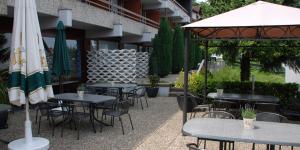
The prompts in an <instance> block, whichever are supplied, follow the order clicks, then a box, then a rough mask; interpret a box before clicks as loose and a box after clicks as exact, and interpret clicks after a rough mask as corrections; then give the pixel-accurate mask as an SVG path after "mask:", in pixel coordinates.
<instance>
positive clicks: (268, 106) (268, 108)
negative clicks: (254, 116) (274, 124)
mask: <svg viewBox="0 0 300 150" xmlns="http://www.w3.org/2000/svg"><path fill="white" fill-rule="evenodd" d="M254 108H255V110H257V112H273V113H277V112H279V104H276V103H255V104H254Z"/></svg>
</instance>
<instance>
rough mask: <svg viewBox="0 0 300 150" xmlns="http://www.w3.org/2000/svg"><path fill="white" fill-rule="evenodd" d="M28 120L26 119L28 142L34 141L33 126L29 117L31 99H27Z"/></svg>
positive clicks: (26, 139) (26, 138)
mask: <svg viewBox="0 0 300 150" xmlns="http://www.w3.org/2000/svg"><path fill="white" fill-rule="evenodd" d="M25 107H26V108H25V110H26V120H25V141H26V144H29V143H32V128H31V121H30V117H29V99H27V100H26V106H25Z"/></svg>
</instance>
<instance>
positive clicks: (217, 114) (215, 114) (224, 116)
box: [202, 111, 235, 119]
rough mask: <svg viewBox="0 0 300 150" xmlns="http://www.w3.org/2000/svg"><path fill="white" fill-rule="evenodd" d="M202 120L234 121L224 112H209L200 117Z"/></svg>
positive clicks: (229, 114)
mask: <svg viewBox="0 0 300 150" xmlns="http://www.w3.org/2000/svg"><path fill="white" fill-rule="evenodd" d="M202 117H203V118H220V119H235V117H234V115H232V114H231V113H229V112H226V111H209V112H206V113H205V114H203V115H202Z"/></svg>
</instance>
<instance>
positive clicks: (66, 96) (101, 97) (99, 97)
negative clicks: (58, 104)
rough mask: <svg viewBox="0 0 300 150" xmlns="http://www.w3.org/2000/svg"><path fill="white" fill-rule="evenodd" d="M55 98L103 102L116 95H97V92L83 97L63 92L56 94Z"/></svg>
mask: <svg viewBox="0 0 300 150" xmlns="http://www.w3.org/2000/svg"><path fill="white" fill-rule="evenodd" d="M54 99H59V100H64V101H75V102H76V101H77V102H86V103H95V104H97V103H103V102H107V101H111V100H115V99H116V97H113V96H105V95H96V94H84V95H83V97H82V98H80V97H79V96H78V94H77V93H62V94H57V95H55V98H54Z"/></svg>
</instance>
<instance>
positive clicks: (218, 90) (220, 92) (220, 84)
mask: <svg viewBox="0 0 300 150" xmlns="http://www.w3.org/2000/svg"><path fill="white" fill-rule="evenodd" d="M216 89H217V95H218V96H220V95H222V94H223V92H224V89H223V84H222V83H220V82H218V83H217V84H216Z"/></svg>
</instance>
